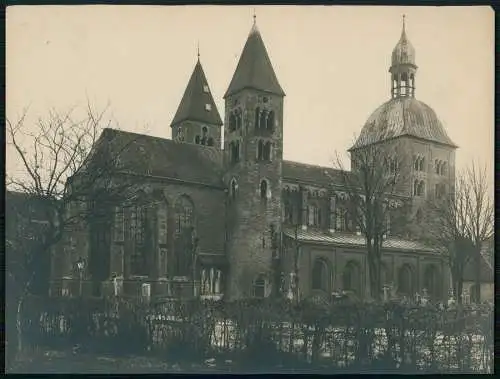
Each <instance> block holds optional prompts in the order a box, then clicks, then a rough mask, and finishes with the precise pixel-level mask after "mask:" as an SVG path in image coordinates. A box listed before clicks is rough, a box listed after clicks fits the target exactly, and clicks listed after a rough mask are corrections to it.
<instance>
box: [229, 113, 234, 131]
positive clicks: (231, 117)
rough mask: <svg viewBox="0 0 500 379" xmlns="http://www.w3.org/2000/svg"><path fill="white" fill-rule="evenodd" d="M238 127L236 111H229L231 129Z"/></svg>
mask: <svg viewBox="0 0 500 379" xmlns="http://www.w3.org/2000/svg"><path fill="white" fill-rule="evenodd" d="M235 129H236V117H235V115H234V113H232V112H231V113H229V130H230V131H234V130H235Z"/></svg>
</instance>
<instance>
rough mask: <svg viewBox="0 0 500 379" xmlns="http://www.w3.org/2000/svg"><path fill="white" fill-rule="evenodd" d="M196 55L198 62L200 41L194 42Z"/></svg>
mask: <svg viewBox="0 0 500 379" xmlns="http://www.w3.org/2000/svg"><path fill="white" fill-rule="evenodd" d="M196 55H197V56H198V60H200V41H196Z"/></svg>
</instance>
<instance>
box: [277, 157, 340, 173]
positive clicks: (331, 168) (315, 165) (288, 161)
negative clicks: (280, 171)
mask: <svg viewBox="0 0 500 379" xmlns="http://www.w3.org/2000/svg"><path fill="white" fill-rule="evenodd" d="M285 162H286V163H292V164H296V165H301V166H308V167H314V168H322V169H325V170H333V171H342V170H341V169H338V168H333V167H329V166H322V165H318V164H314V163H304V162H298V161H291V160H288V159H284V160H283V163H285Z"/></svg>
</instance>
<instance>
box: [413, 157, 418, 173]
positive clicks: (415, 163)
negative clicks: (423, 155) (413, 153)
mask: <svg viewBox="0 0 500 379" xmlns="http://www.w3.org/2000/svg"><path fill="white" fill-rule="evenodd" d="M418 159H419V158H418V157H414V158H413V169H414V170H415V171H418Z"/></svg>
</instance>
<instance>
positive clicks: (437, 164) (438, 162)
mask: <svg viewBox="0 0 500 379" xmlns="http://www.w3.org/2000/svg"><path fill="white" fill-rule="evenodd" d="M434 165H435V169H436V174H438V175H439V174H440V173H441V162H440V161H439V160H437V159H436V160H435V161H434Z"/></svg>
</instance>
